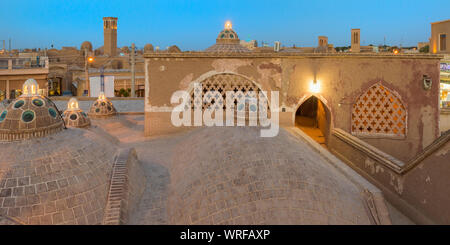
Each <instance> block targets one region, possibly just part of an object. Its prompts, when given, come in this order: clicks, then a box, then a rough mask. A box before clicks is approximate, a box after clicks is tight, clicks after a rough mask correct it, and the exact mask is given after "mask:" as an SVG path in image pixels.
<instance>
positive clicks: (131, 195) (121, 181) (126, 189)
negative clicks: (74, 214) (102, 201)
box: [103, 148, 146, 225]
mask: <svg viewBox="0 0 450 245" xmlns="http://www.w3.org/2000/svg"><path fill="white" fill-rule="evenodd" d="M145 184H146V178H145V176H144V174H143V171H142V168H141V165H140V162H139V160H138V158H137V155H136V150H135V149H134V148H126V149H120V150H119V154H118V156H117V157H116V159H115V162H114V166H113V173H112V177H111V183H110V188H109V193H108V200H107V204H106V209H105V215H104V219H103V224H104V225H123V224H127V223H128V218H129V217H130V215H131V213H132V212H133V211H134V209H135V208H136V207H137V204H138V203H139V200H140V198H141V196H142V193H143V192H144V188H145Z"/></svg>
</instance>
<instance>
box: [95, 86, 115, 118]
mask: <svg viewBox="0 0 450 245" xmlns="http://www.w3.org/2000/svg"><path fill="white" fill-rule="evenodd" d="M115 114H116V108H114V105H113V104H112V103H111V101H109V100H108V99H107V98H106V96H105V93H103V92H100V94H99V96H98V99H97V100H96V101H95V102H94V103H93V104H92V105H91V108H90V110H89V116H90V117H92V118H105V117H110V116H114V115H115Z"/></svg>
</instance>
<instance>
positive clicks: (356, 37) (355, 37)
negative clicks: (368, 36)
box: [351, 29, 361, 53]
mask: <svg viewBox="0 0 450 245" xmlns="http://www.w3.org/2000/svg"><path fill="white" fill-rule="evenodd" d="M360 32H361V31H360V30H359V29H352V46H351V47H352V52H354V53H359V52H360V51H361V46H360V43H361V40H360V39H361V35H360Z"/></svg>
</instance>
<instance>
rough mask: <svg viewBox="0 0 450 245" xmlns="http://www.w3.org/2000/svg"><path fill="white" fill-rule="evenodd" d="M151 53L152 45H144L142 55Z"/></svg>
mask: <svg viewBox="0 0 450 245" xmlns="http://www.w3.org/2000/svg"><path fill="white" fill-rule="evenodd" d="M153 51H154V48H153V45H151V44H150V43H147V44H145V46H144V53H149V52H153Z"/></svg>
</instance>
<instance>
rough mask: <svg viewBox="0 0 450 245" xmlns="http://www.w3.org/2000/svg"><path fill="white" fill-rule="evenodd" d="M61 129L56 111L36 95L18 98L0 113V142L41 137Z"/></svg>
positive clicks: (49, 103) (61, 125)
mask: <svg viewBox="0 0 450 245" xmlns="http://www.w3.org/2000/svg"><path fill="white" fill-rule="evenodd" d="M62 128H63V121H62V119H61V116H60V115H59V112H58V109H57V108H56V107H55V106H54V104H53V103H52V102H51V101H50V100H49V99H47V98H45V97H43V96H41V95H38V94H37V93H36V94H31V93H30V94H29V95H22V96H20V97H19V98H17V99H16V100H14V101H13V102H12V103H10V104H9V105H8V106H7V107H6V108H4V109H3V110H2V111H1V112H0V141H12V140H22V139H29V138H36V137H42V136H46V135H48V134H51V133H54V132H58V131H60V130H61V129H62Z"/></svg>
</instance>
